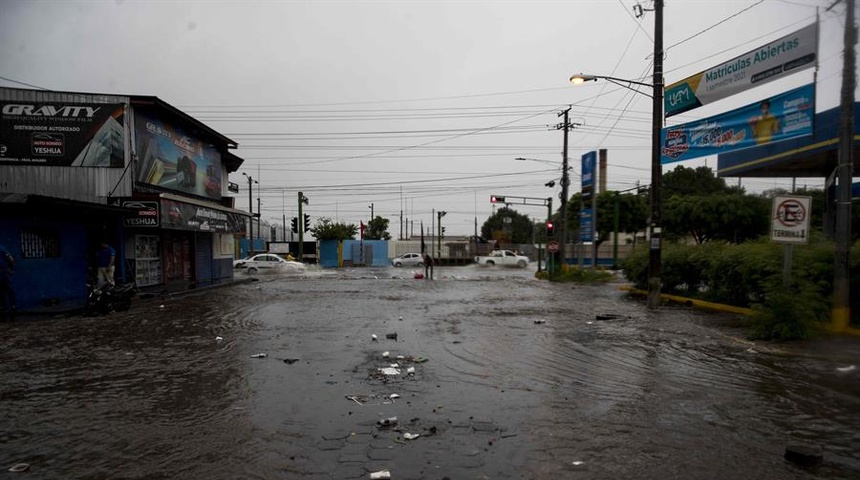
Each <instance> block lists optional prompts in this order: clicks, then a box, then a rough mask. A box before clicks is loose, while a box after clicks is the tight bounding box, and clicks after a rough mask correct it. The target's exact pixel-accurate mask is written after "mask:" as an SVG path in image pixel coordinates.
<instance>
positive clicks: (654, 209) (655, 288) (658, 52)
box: [648, 0, 663, 308]
mask: <svg viewBox="0 0 860 480" xmlns="http://www.w3.org/2000/svg"><path fill="white" fill-rule="evenodd" d="M652 80H653V85H654V94H653V96H652V97H653V101H654V103H653V104H652V105H653V107H652V112H651V123H652V125H651V128H652V130H651V245H650V247H651V248H650V255H649V258H648V308H657V307H659V306H660V289H661V288H662V285H661V279H660V276H661V274H662V270H663V260H662V256H661V252H662V244H661V242H662V235H663V230H662V225H661V223H662V218H661V217H662V210H663V208H662V202H661V196H662V195H663V187H662V183H663V166H662V165H661V163H660V130H661V129H662V128H663V0H654V78H653V79H652Z"/></svg>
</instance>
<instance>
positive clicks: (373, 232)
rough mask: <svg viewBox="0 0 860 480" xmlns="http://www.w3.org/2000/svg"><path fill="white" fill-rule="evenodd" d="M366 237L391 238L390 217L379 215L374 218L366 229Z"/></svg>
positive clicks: (371, 238)
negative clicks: (389, 231)
mask: <svg viewBox="0 0 860 480" xmlns="http://www.w3.org/2000/svg"><path fill="white" fill-rule="evenodd" d="M364 238H365V240H391V235H390V234H389V233H388V219H387V218H382V217H380V216H379V215H377V216H376V218H372V219H371V220H370V222H368V224H367V229H366V230H365V231H364Z"/></svg>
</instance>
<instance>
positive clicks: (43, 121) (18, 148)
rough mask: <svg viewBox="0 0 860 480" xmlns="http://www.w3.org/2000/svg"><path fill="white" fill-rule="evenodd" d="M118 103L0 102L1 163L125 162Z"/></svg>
mask: <svg viewBox="0 0 860 480" xmlns="http://www.w3.org/2000/svg"><path fill="white" fill-rule="evenodd" d="M124 114H125V107H124V105H123V104H121V103H40V102H0V165H48V166H62V167H116V168H122V167H123V166H124V158H125V141H124V134H123V130H124V129H123V118H124Z"/></svg>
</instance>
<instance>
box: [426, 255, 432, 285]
mask: <svg viewBox="0 0 860 480" xmlns="http://www.w3.org/2000/svg"><path fill="white" fill-rule="evenodd" d="M424 279H425V280H432V279H433V257H431V256H430V255H429V254H427V253H425V254H424Z"/></svg>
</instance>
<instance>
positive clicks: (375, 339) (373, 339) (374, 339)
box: [370, 333, 379, 342]
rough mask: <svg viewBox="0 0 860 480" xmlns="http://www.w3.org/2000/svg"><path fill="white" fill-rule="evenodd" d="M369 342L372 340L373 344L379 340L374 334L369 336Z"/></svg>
mask: <svg viewBox="0 0 860 480" xmlns="http://www.w3.org/2000/svg"><path fill="white" fill-rule="evenodd" d="M370 340H372V341H374V342H375V341H377V340H379V338H378V337H377V336H376V334H375V333H374V334H373V335H371V336H370Z"/></svg>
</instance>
